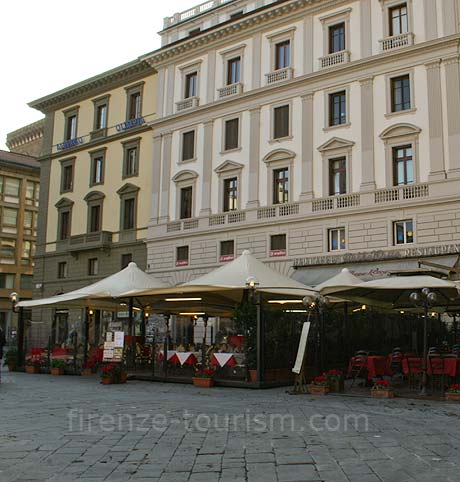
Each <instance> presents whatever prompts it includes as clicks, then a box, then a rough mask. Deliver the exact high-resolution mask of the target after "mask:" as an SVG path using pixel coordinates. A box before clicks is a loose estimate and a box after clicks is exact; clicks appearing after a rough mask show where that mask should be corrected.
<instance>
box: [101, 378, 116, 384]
mask: <svg viewBox="0 0 460 482" xmlns="http://www.w3.org/2000/svg"><path fill="white" fill-rule="evenodd" d="M101 383H102V385H111V384H112V383H113V382H112V377H102V378H101Z"/></svg>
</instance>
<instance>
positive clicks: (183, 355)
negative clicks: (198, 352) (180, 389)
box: [169, 351, 196, 366]
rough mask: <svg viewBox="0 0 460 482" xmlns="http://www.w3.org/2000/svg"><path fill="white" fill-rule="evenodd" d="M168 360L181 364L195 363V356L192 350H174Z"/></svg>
mask: <svg viewBox="0 0 460 482" xmlns="http://www.w3.org/2000/svg"><path fill="white" fill-rule="evenodd" d="M169 361H170V362H172V363H176V364H178V363H179V364H180V365H181V366H182V365H195V363H196V356H195V354H194V353H193V352H179V351H176V353H174V355H173V356H172V357H171V358H170V359H169Z"/></svg>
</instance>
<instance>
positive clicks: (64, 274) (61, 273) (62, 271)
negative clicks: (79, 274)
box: [57, 261, 67, 279]
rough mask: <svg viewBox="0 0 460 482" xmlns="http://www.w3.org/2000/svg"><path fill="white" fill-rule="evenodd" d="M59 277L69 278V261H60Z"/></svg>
mask: <svg viewBox="0 0 460 482" xmlns="http://www.w3.org/2000/svg"><path fill="white" fill-rule="evenodd" d="M57 277H58V278H59V279H64V278H67V263H66V262H65V261H61V262H60V263H58V268H57Z"/></svg>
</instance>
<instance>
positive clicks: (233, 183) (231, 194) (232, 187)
mask: <svg viewBox="0 0 460 482" xmlns="http://www.w3.org/2000/svg"><path fill="white" fill-rule="evenodd" d="M235 209H238V178H237V177H231V178H229V179H224V203H223V211H224V212H227V211H233V210H235Z"/></svg>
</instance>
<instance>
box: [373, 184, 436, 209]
mask: <svg viewBox="0 0 460 482" xmlns="http://www.w3.org/2000/svg"><path fill="white" fill-rule="evenodd" d="M429 195H430V189H429V186H428V184H409V185H407V186H397V187H393V188H390V189H379V190H378V191H376V192H375V194H374V200H375V203H376V204H382V203H389V202H393V201H400V200H409V199H418V198H421V197H428V196H429Z"/></svg>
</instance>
